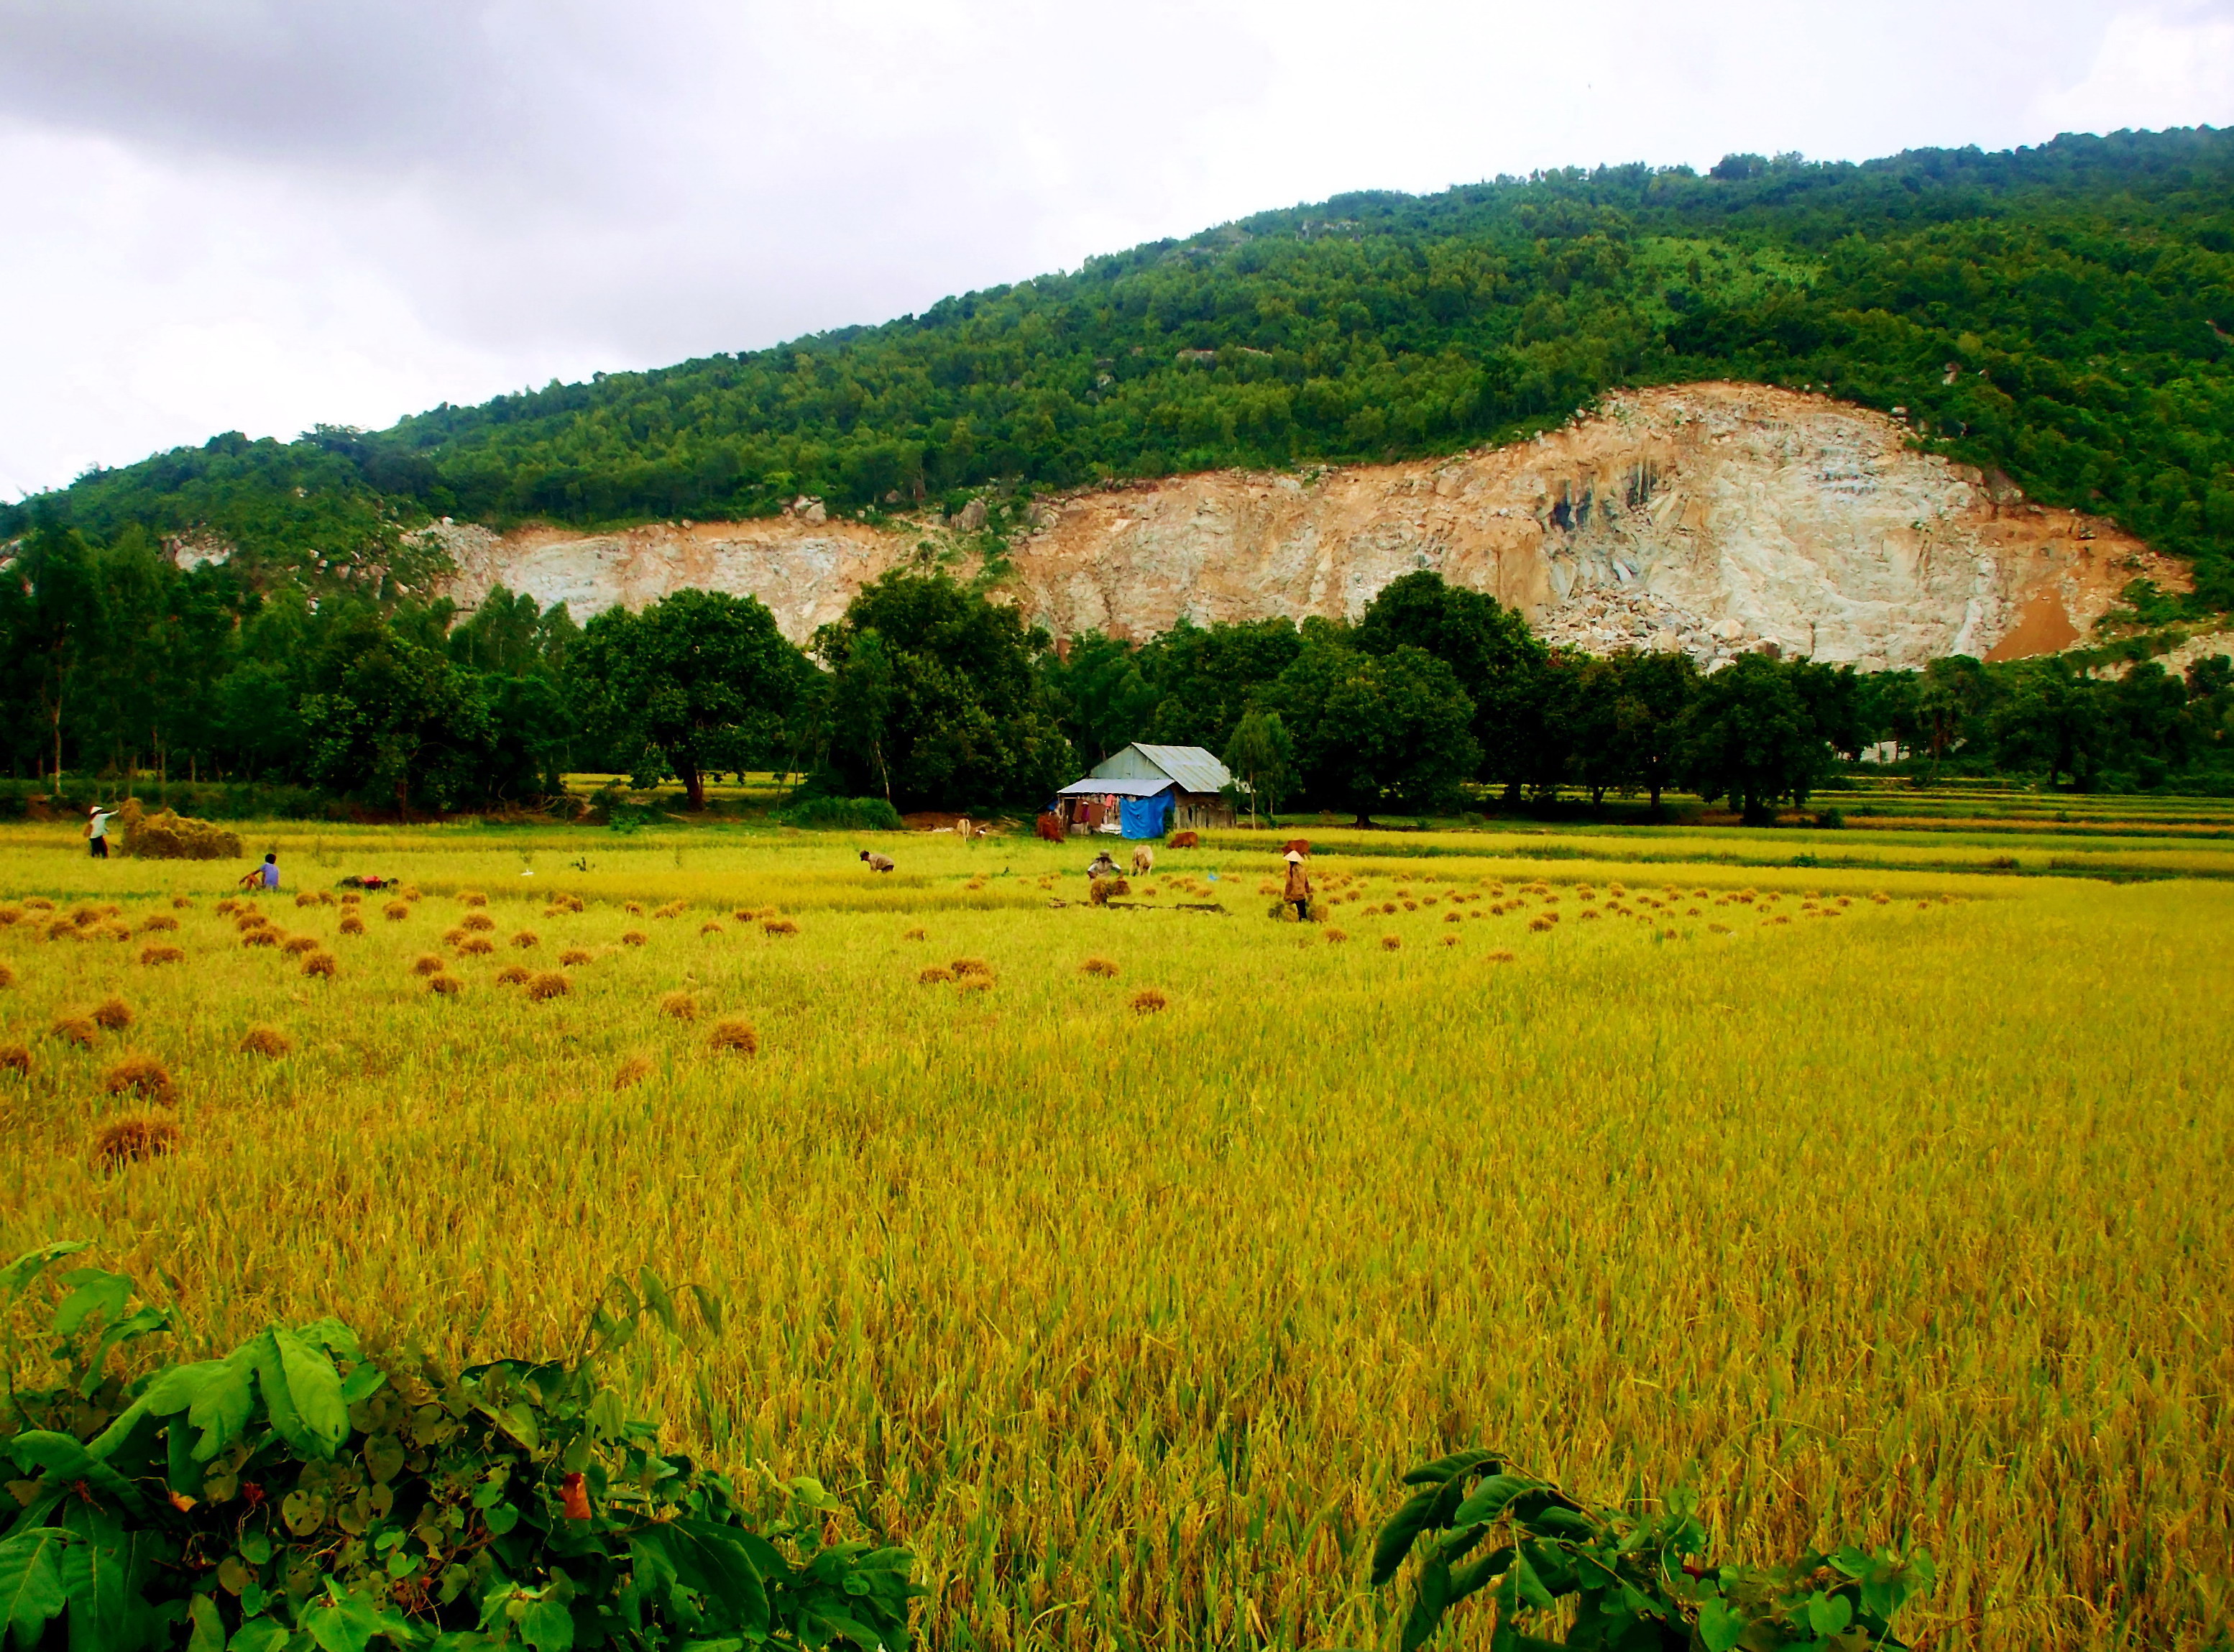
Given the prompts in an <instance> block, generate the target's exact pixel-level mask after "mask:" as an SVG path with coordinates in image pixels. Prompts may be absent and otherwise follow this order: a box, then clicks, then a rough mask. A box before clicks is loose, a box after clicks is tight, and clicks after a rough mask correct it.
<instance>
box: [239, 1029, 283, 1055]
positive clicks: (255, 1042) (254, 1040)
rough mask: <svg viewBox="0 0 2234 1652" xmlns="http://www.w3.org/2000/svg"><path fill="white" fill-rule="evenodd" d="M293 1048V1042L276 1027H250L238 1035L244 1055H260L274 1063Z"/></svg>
mask: <svg viewBox="0 0 2234 1652" xmlns="http://www.w3.org/2000/svg"><path fill="white" fill-rule="evenodd" d="M293 1048H295V1041H294V1040H293V1039H291V1038H290V1037H288V1036H287V1035H286V1034H284V1033H283V1032H281V1031H280V1030H279V1029H278V1028H277V1027H251V1028H249V1029H248V1030H247V1031H246V1032H245V1033H243V1034H242V1035H240V1051H241V1054H242V1055H261V1056H264V1057H265V1058H266V1059H268V1060H273V1061H276V1060H278V1058H279V1057H280V1056H282V1055H286V1054H287V1052H288V1051H290V1050H291V1049H293Z"/></svg>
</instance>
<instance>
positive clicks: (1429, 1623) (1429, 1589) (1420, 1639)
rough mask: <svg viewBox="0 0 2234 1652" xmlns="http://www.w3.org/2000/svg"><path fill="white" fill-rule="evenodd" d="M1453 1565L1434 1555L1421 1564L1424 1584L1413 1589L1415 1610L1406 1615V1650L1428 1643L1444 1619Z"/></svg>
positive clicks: (1421, 1580)
mask: <svg viewBox="0 0 2234 1652" xmlns="http://www.w3.org/2000/svg"><path fill="white" fill-rule="evenodd" d="M1450 1598H1451V1569H1450V1567H1449V1566H1448V1565H1447V1564H1444V1563H1443V1561H1442V1560H1441V1559H1440V1558H1437V1559H1431V1560H1429V1561H1428V1562H1427V1564H1426V1565H1424V1566H1422V1567H1421V1568H1420V1585H1419V1587H1418V1588H1417V1589H1416V1590H1414V1591H1413V1595H1412V1610H1411V1611H1410V1612H1408V1614H1406V1616H1405V1618H1404V1632H1403V1636H1402V1638H1401V1642H1399V1644H1400V1646H1401V1649H1402V1652H1416V1649H1418V1648H1419V1647H1421V1646H1423V1645H1425V1644H1426V1643H1427V1641H1428V1639H1429V1638H1430V1637H1432V1636H1434V1632H1435V1630H1436V1629H1437V1628H1438V1626H1440V1624H1441V1623H1442V1621H1443V1610H1444V1609H1445V1608H1446V1607H1447V1606H1448V1605H1449V1604H1450Z"/></svg>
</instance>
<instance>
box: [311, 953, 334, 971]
mask: <svg viewBox="0 0 2234 1652" xmlns="http://www.w3.org/2000/svg"><path fill="white" fill-rule="evenodd" d="M335 968H336V964H335V961H334V955H333V954H332V953H330V952H311V953H307V954H305V955H304V958H303V973H304V975H309V976H329V977H330V976H332V975H333V973H334V970H335Z"/></svg>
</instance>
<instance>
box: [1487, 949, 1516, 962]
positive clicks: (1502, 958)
mask: <svg viewBox="0 0 2234 1652" xmlns="http://www.w3.org/2000/svg"><path fill="white" fill-rule="evenodd" d="M1519 957H1520V955H1519V953H1517V952H1508V951H1506V950H1505V949H1504V948H1502V947H1499V949H1498V950H1496V951H1494V952H1493V953H1491V954H1490V955H1489V961H1490V962H1491V963H1517V962H1519Z"/></svg>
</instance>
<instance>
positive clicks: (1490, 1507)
mask: <svg viewBox="0 0 2234 1652" xmlns="http://www.w3.org/2000/svg"><path fill="white" fill-rule="evenodd" d="M1542 1484H1543V1482H1542V1481H1541V1480H1532V1479H1528V1478H1527V1476H1525V1475H1523V1474H1492V1475H1491V1476H1490V1477H1489V1478H1488V1479H1485V1480H1484V1481H1482V1482H1481V1484H1480V1485H1477V1486H1475V1487H1474V1488H1473V1491H1472V1492H1470V1493H1468V1494H1467V1497H1466V1500H1465V1501H1464V1502H1462V1503H1460V1505H1458V1508H1457V1509H1456V1510H1455V1511H1454V1512H1453V1513H1452V1515H1451V1524H1452V1525H1477V1524H1479V1523H1480V1522H1481V1521H1484V1520H1494V1519H1495V1518H1497V1517H1498V1516H1499V1515H1500V1514H1502V1513H1504V1512H1505V1505H1506V1504H1508V1503H1510V1502H1512V1499H1514V1498H1516V1497H1519V1495H1520V1494H1521V1493H1522V1492H1528V1491H1533V1490H1535V1489H1536V1488H1538V1486H1540V1485H1542Z"/></svg>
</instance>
